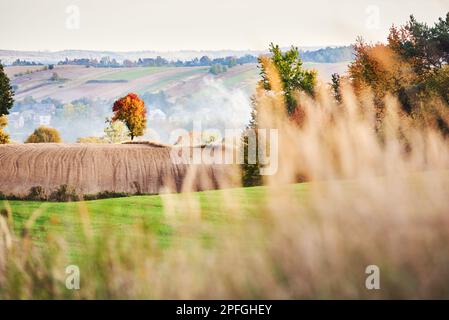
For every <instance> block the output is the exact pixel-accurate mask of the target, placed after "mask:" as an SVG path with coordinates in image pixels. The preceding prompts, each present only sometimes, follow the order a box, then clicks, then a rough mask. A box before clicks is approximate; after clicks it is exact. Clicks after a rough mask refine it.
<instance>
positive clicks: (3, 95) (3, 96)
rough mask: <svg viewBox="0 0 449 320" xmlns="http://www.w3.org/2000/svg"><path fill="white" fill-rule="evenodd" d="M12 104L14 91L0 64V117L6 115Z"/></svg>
mask: <svg viewBox="0 0 449 320" xmlns="http://www.w3.org/2000/svg"><path fill="white" fill-rule="evenodd" d="M13 104H14V91H13V90H12V87H11V84H10V83H9V78H8V76H7V75H6V73H5V71H4V70H3V65H2V64H1V63H0V116H3V115H8V114H9V110H10V109H11V108H12V106H13Z"/></svg>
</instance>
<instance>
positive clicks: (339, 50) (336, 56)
mask: <svg viewBox="0 0 449 320" xmlns="http://www.w3.org/2000/svg"><path fill="white" fill-rule="evenodd" d="M301 57H302V59H303V61H305V62H320V63H336V62H346V61H352V59H354V49H353V47H352V46H345V47H336V48H331V47H327V48H323V49H318V50H315V51H306V52H301Z"/></svg>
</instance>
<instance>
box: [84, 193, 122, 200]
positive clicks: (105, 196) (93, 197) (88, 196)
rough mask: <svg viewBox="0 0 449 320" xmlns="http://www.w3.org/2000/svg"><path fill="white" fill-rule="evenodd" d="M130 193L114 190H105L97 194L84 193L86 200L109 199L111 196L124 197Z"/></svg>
mask: <svg viewBox="0 0 449 320" xmlns="http://www.w3.org/2000/svg"><path fill="white" fill-rule="evenodd" d="M129 196H130V194H129V193H126V192H114V191H103V192H99V193H96V194H86V195H84V200H98V199H109V198H124V197H129Z"/></svg>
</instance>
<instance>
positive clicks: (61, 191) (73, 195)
mask: <svg viewBox="0 0 449 320" xmlns="http://www.w3.org/2000/svg"><path fill="white" fill-rule="evenodd" d="M81 198H82V197H80V196H79V195H78V193H77V192H76V189H75V188H73V187H70V186H68V185H66V184H63V185H61V186H60V187H59V188H58V189H56V190H55V191H53V192H52V193H51V194H50V197H49V200H50V201H58V202H71V201H79V200H81Z"/></svg>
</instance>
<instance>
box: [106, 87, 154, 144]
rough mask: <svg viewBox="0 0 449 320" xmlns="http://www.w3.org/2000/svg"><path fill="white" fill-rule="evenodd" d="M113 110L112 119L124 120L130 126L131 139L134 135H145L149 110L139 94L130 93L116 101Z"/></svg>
mask: <svg viewBox="0 0 449 320" xmlns="http://www.w3.org/2000/svg"><path fill="white" fill-rule="evenodd" d="M112 111H113V112H114V116H113V117H112V121H117V120H121V121H123V122H124V123H125V124H126V126H127V127H128V130H129V135H130V136H131V140H133V139H134V137H138V136H143V134H144V132H145V129H146V126H147V118H146V114H147V111H146V108H145V103H144V102H143V100H142V99H140V98H139V96H138V95H137V94H135V93H128V94H127V95H126V96H125V97H123V98H120V99H118V100H117V101H115V102H114V106H113V108H112Z"/></svg>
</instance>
